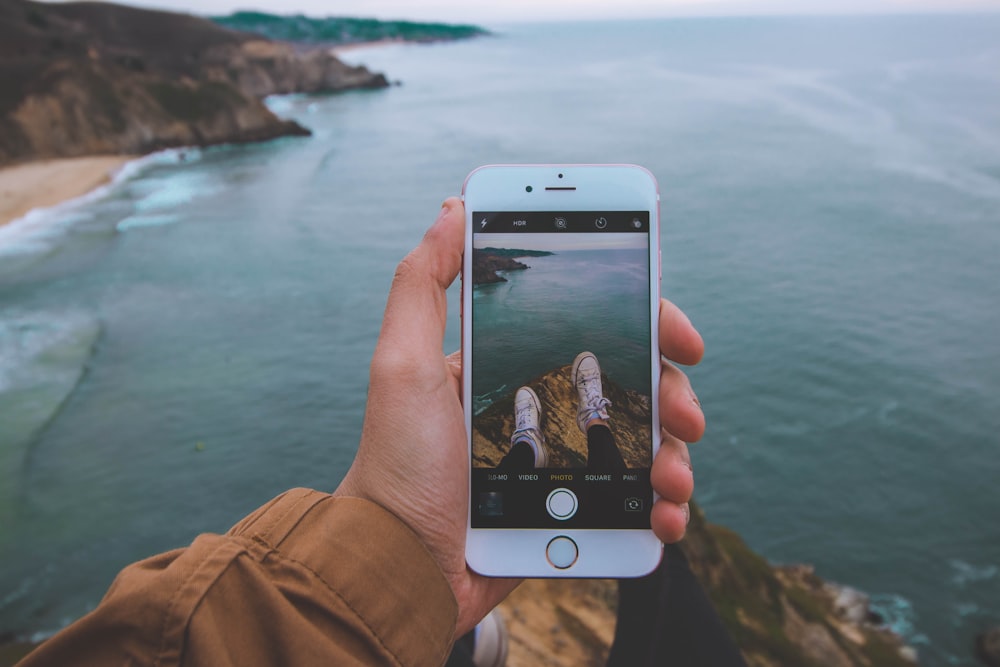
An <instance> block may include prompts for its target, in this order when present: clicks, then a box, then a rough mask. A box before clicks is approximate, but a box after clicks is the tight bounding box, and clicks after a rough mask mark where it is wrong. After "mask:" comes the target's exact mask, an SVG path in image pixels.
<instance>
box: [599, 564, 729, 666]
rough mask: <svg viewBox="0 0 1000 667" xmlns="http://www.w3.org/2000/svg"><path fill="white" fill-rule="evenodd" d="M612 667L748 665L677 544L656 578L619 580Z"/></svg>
mask: <svg viewBox="0 0 1000 667" xmlns="http://www.w3.org/2000/svg"><path fill="white" fill-rule="evenodd" d="M618 594H619V599H618V625H617V627H616V628H615V639H614V643H613V644H612V646H611V654H610V655H609V656H608V663H607V664H608V667H654V666H656V667H659V666H661V665H662V666H669V667H746V662H744V660H743V656H742V655H741V654H740V651H739V649H738V648H737V647H736V644H735V643H734V642H733V640H732V638H731V637H730V636H729V633H728V632H727V631H726V628H725V626H724V625H723V624H722V620H721V619H720V618H719V616H718V614H716V613H715V608H714V607H713V606H712V602H711V601H710V600H709V599H708V596H707V595H706V594H705V591H704V590H702V588H701V585H700V584H699V583H698V580H697V579H695V577H694V574H693V573H692V572H691V569H690V567H688V562H687V558H685V556H684V553H683V552H682V551H681V550H680V547H678V546H677V545H667V546H666V547H665V548H664V554H663V561H662V562H661V563H660V566H659V567H658V568H657V569H656V571H655V572H653V573H652V574H651V575H649V576H646V577H642V578H639V579H622V580H620V581H619V582H618Z"/></svg>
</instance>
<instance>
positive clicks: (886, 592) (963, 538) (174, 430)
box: [0, 16, 1000, 665]
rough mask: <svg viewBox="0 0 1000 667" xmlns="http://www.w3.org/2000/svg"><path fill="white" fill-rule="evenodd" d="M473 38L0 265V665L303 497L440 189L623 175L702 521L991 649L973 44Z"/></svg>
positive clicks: (107, 201) (359, 400) (829, 29)
mask: <svg viewBox="0 0 1000 667" xmlns="http://www.w3.org/2000/svg"><path fill="white" fill-rule="evenodd" d="M491 27H492V26H491ZM499 32H500V33H501V34H500V36H498V37H496V38H485V39H480V40H475V41H470V42H463V43H455V44H449V45H435V46H424V47H416V46H411V47H388V48H384V49H379V50H367V51H358V52H353V53H351V54H350V58H351V59H352V60H355V61H360V62H365V63H367V64H369V65H371V66H372V67H373V68H376V69H380V70H384V71H386V72H387V73H388V75H389V77H390V79H399V80H401V81H402V82H403V85H402V86H400V87H394V88H391V89H388V90H384V91H377V92H366V93H356V94H348V95H342V96H337V97H327V98H319V99H307V98H285V99H280V100H275V101H274V102H273V104H274V107H275V109H277V110H278V111H279V112H280V113H282V114H285V115H288V116H292V117H294V118H296V119H298V120H300V121H301V122H303V123H304V124H306V125H308V126H310V127H311V128H313V129H314V130H315V132H316V134H315V136H314V137H313V138H311V139H304V140H287V141H279V142H275V143H271V144H268V145H262V146H250V147H234V148H228V149H217V150H210V151H204V152H199V151H191V152H188V153H187V154H186V155H185V159H184V160H181V159H180V157H179V156H178V155H177V154H176V153H175V154H166V155H162V156H158V157H155V158H152V159H150V160H147V161H146V162H145V163H143V164H142V165H140V166H139V167H137V168H136V169H135V170H134V173H132V174H131V175H130V176H128V177H127V178H125V179H124V180H123V182H121V183H120V184H119V185H118V186H117V187H115V188H113V189H112V190H111V191H110V192H109V193H105V195H104V196H103V197H100V198H97V199H95V200H92V201H90V202H89V203H87V204H85V205H84V206H82V207H78V208H75V209H65V210H63V211H61V212H59V213H57V214H51V215H48V216H36V217H35V219H33V220H30V221H28V222H26V223H22V224H19V225H17V226H16V227H14V228H9V229H5V230H2V231H0V443H2V447H3V452H2V454H0V465H2V466H3V469H2V470H0V633H2V632H11V633H14V634H24V635H31V634H32V633H37V632H42V633H44V632H50V631H52V630H54V629H56V628H58V627H60V626H61V625H63V624H64V623H67V622H69V621H70V620H72V619H73V618H76V617H78V616H79V615H81V614H83V613H84V612H86V611H87V610H88V609H91V608H92V607H93V606H94V605H95V604H96V603H97V601H98V600H99V599H100V597H101V595H102V593H103V591H104V590H105V589H106V587H107V585H108V584H109V583H110V581H111V579H112V577H113V576H114V574H115V572H116V571H117V570H118V569H119V568H120V567H122V566H123V565H124V564H126V563H128V562H131V561H134V560H136V559H138V558H142V557H144V556H148V555H150V554H153V553H156V552H159V551H162V550H165V549H169V548H173V547H176V546H179V545H183V544H186V543H188V542H189V541H190V540H191V539H192V538H193V537H194V536H195V535H196V534H197V533H199V532H201V531H221V530H225V529H226V528H228V526H229V525H230V524H232V523H233V522H234V521H236V520H237V519H238V518H240V517H241V516H243V515H244V514H245V513H246V512H247V511H249V510H250V509H252V508H253V507H255V506H257V505H259V504H261V503H263V502H265V501H266V500H268V499H269V498H270V497H271V496H273V495H274V494H275V493H278V492H280V491H281V490H283V489H285V488H287V487H290V486H293V485H308V486H315V487H319V488H332V487H334V486H335V485H336V484H337V482H338V480H339V479H340V477H341V475H342V474H343V472H344V470H345V469H346V467H347V465H348V464H349V462H350V460H351V458H352V456H353V453H354V448H355V446H356V443H357V440H358V436H359V433H360V426H361V417H362V410H363V406H364V402H365V387H366V379H367V363H368V359H369V357H370V354H371V351H372V348H373V346H374V341H375V336H376V334H377V332H378V327H379V321H380V318H381V311H382V308H383V306H384V302H385V295H386V293H387V290H388V286H389V282H390V280H391V276H392V270H393V267H394V266H395V264H396V262H398V261H399V259H400V258H401V257H402V256H403V255H404V254H405V253H406V251H407V250H408V249H409V248H411V247H412V246H413V245H414V244H415V243H416V242H417V241H418V240H419V239H420V237H421V235H422V233H423V231H424V229H425V228H426V226H427V225H428V224H429V222H430V221H431V219H432V218H433V217H434V216H435V215H436V213H437V210H438V207H439V205H440V201H441V200H442V199H443V198H444V197H445V196H447V195H450V194H455V193H457V192H458V191H459V189H460V187H461V183H462V180H463V178H464V177H465V175H466V174H467V173H468V172H469V171H470V170H471V169H472V168H474V167H475V166H478V165H479V164H483V163H490V162H541V161H553V162H563V161H565V162H633V163H639V164H643V165H645V166H647V167H648V168H649V169H650V170H651V171H652V172H653V173H654V174H655V175H656V176H657V178H658V180H659V182H660V185H661V189H662V191H663V197H664V203H663V220H664V224H663V231H662V236H661V247H662V251H663V258H664V276H663V291H664V294H665V295H667V296H669V297H671V298H673V299H674V300H675V301H677V302H678V303H679V304H681V305H682V306H683V307H684V308H685V309H686V310H687V312H688V313H689V314H690V315H691V317H692V319H693V320H694V322H695V323H696V324H697V325H698V326H699V328H700V329H701V331H702V332H703V334H704V337H705V340H706V344H707V348H708V352H707V355H706V359H705V362H704V363H703V364H702V365H701V366H700V367H698V368H696V369H694V370H692V372H691V376H692V379H693V382H694V385H695V387H696V388H697V389H698V392H699V395H700V397H701V399H702V402H703V404H704V406H705V410H706V413H707V417H708V421H709V427H708V431H707V433H706V436H705V438H704V440H703V442H702V443H700V444H698V445H696V446H694V447H693V448H692V452H693V457H694V462H695V467H696V470H697V475H696V477H697V489H696V497H697V498H698V500H700V502H701V503H702V505H703V506H704V507H705V509H706V511H707V512H708V515H709V517H710V518H711V519H712V520H714V521H716V522H719V523H723V524H726V525H728V526H731V527H733V528H734V529H736V530H738V531H739V532H740V533H741V534H742V535H743V536H744V537H745V538H746V539H747V541H748V542H749V543H750V545H751V546H752V547H754V548H755V549H757V550H759V551H760V552H761V553H763V554H764V555H766V556H767V557H768V558H770V559H772V560H774V561H778V562H810V563H813V564H815V566H816V569H817V572H818V573H819V574H820V575H822V576H825V577H827V578H830V579H833V580H836V581H839V582H842V583H845V584H850V585H852V586H856V587H858V588H861V589H863V590H866V591H868V592H870V593H872V594H873V595H875V596H876V601H877V602H878V603H879V605H880V608H881V609H882V610H883V611H885V612H886V613H889V614H890V616H891V619H892V621H893V622H894V624H895V625H896V627H897V628H899V629H900V630H901V631H903V632H904V633H905V634H906V636H907V637H908V639H909V640H910V641H911V642H912V643H913V644H914V645H915V646H916V647H917V648H918V649H919V651H920V653H921V656H922V658H923V661H924V663H925V664H929V665H937V664H964V665H972V664H974V663H973V661H972V659H971V657H970V653H971V650H970V646H971V641H972V638H973V637H974V635H975V634H976V633H977V632H979V631H981V630H982V629H983V628H984V627H986V626H987V625H989V624H996V623H998V622H1000V603H998V600H1000V574H998V568H1000V523H998V522H997V520H996V517H997V516H998V515H1000V492H998V488H997V487H998V480H1000V457H998V456H997V446H998V441H997V433H998V432H1000V342H998V341H1000V338H998V335H997V332H998V331H1000V308H998V307H997V304H998V303H1000V263H998V261H997V256H998V251H1000V19H998V18H997V17H993V16H979V17H947V16H936V17H911V18H902V17H884V18H865V19H860V18H859V19H852V18H843V19H713V20H678V21H663V22H645V23H641V24H600V25H597V24H577V25H573V24H567V25H545V26H543V25H538V26H518V27H509V28H507V29H503V28H502V27H500V28H499ZM457 299H458V294H457V290H453V294H452V301H451V303H452V304H453V305H454V308H453V311H452V314H451V315H450V320H451V322H450V327H449V329H448V333H447V337H446V347H447V348H448V349H457V347H458V326H457V325H458V314H457V313H458V307H457Z"/></svg>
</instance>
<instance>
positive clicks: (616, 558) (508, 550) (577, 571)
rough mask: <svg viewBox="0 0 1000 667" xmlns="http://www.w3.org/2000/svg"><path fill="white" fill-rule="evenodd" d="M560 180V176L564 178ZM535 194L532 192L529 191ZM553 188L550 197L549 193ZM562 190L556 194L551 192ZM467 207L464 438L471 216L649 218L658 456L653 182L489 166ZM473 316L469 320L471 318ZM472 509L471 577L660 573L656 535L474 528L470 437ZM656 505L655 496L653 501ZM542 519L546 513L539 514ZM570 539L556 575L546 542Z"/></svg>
mask: <svg viewBox="0 0 1000 667" xmlns="http://www.w3.org/2000/svg"><path fill="white" fill-rule="evenodd" d="M560 174H561V176H560ZM529 186H530V189H529ZM547 188H549V189H547ZM553 188H558V189H553ZM462 199H463V201H464V202H465V217H466V220H465V224H466V232H465V253H464V258H463V262H462V279H463V289H462V311H461V312H462V376H463V377H462V402H463V405H464V406H465V428H466V433H467V434H471V433H472V409H471V406H472V353H473V350H472V326H471V313H472V286H471V284H470V285H468V286H467V287H466V285H465V279H466V276H470V275H471V272H472V224H473V220H472V213H473V212H474V211H526V212H527V211H556V212H557V211H565V212H570V211H595V210H608V211H613V210H618V211H640V210H647V211H649V220H650V228H649V229H650V232H649V233H650V237H649V241H650V242H649V267H650V271H649V294H650V332H649V336H650V341H651V345H650V382H651V385H650V386H651V387H652V390H653V400H652V419H653V424H654V425H657V426H656V427H654V428H653V429H652V434H653V456H655V455H656V452H657V451H658V450H659V446H660V429H659V427H658V425H659V423H660V418H659V405H658V400H657V395H658V387H659V376H660V354H659V345H658V340H659V338H658V333H657V329H658V323H659V303H660V248H659V229H660V225H659V218H660V206H659V203H660V201H659V200H660V197H659V191H658V187H657V184H656V179H655V178H654V177H653V175H652V174H651V173H649V171H647V170H646V169H644V168H642V167H638V166H636V165H574V164H563V165H559V164H553V165H487V166H484V167H480V168H478V169H476V170H475V171H473V172H472V173H470V174H469V176H468V177H467V178H466V181H465V185H464V187H463V188H462ZM466 314H468V317H466ZM467 445H468V447H469V457H470V459H469V463H467V466H468V468H467V470H468V472H469V477H470V479H469V502H468V507H467V523H466V527H467V533H466V562H467V563H468V564H469V567H470V568H472V569H473V570H474V571H476V572H478V573H480V574H483V575H487V576H496V577H612V578H622V577H639V576H643V575H645V574H648V573H649V572H651V571H652V570H654V569H655V568H656V566H657V565H658V564H659V562H660V558H661V557H662V553H663V545H662V543H661V542H660V541H659V540H658V539H657V538H656V536H655V535H654V534H653V532H652V530H634V529H576V530H560V529H558V528H545V529H536V528H533V529H515V528H504V529H492V528H472V524H471V516H472V509H473V508H472V495H471V494H472V488H471V456H472V450H471V446H472V439H471V435H470V436H469V437H468V443H467ZM650 500H651V501H653V502H655V500H656V495H655V493H654V494H653V498H651V499H650ZM539 509H540V511H544V509H543V508H539ZM560 536H565V537H569V538H570V539H571V540H573V542H574V543H575V544H576V546H577V549H578V555H577V558H576V561H575V562H574V563H573V565H572V566H570V567H568V568H565V569H559V568H557V567H555V566H554V565H552V563H551V562H550V561H549V558H548V556H547V548H548V545H549V542H550V541H551V540H552V539H554V538H555V537H560Z"/></svg>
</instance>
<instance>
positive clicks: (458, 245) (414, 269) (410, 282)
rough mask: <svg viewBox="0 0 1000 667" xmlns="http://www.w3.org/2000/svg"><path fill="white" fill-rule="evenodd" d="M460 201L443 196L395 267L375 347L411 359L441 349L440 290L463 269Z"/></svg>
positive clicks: (444, 307) (442, 314) (443, 313)
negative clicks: (432, 218) (435, 213)
mask: <svg viewBox="0 0 1000 667" xmlns="http://www.w3.org/2000/svg"><path fill="white" fill-rule="evenodd" d="M464 235H465V208H464V207H463V206H462V201H461V200H460V199H458V198H455V197H451V198H449V199H447V200H445V202H444V204H443V205H442V207H441V212H440V214H439V215H438V219H437V221H435V223H434V224H433V225H432V226H431V228H430V229H429V230H427V233H426V234H425V235H424V238H423V240H422V241H421V242H420V245H418V246H417V247H416V248H414V249H413V250H412V251H411V252H410V254H408V255H407V256H406V257H405V258H404V259H403V261H402V262H400V263H399V266H398V267H397V268H396V275H395V276H394V277H393V281H392V287H391V288H390V290H389V298H388V301H387V303H386V308H385V316H384V317H383V319H382V330H381V332H380V335H379V346H380V348H381V347H385V348H386V349H391V350H398V351H399V352H401V353H404V354H407V355H408V356H411V357H413V358H433V355H434V354H438V355H440V354H441V343H442V341H443V340H444V329H445V322H446V316H447V309H448V304H447V298H446V295H445V290H447V289H448V286H449V285H451V283H452V282H453V281H454V280H455V277H456V276H458V272H459V271H460V270H461V268H462V251H463V248H464V238H465V236H464Z"/></svg>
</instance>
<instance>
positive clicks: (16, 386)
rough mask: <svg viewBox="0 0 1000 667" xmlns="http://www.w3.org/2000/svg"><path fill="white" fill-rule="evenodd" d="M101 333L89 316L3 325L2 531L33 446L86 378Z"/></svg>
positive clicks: (8, 320)
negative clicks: (38, 436)
mask: <svg viewBox="0 0 1000 667" xmlns="http://www.w3.org/2000/svg"><path fill="white" fill-rule="evenodd" d="M101 331H102V327H101V323H100V320H99V319H98V318H97V317H96V316H94V315H92V314H89V313H86V312H82V311H78V312H69V313H67V312H62V311H61V312H33V313H14V314H10V315H6V316H5V317H4V318H3V319H2V320H0V424H3V428H2V429H0V519H3V520H0V525H3V524H4V523H6V519H4V517H5V515H7V514H8V513H9V512H11V511H12V507H13V502H14V499H15V498H16V494H17V490H18V488H19V486H20V484H19V482H20V478H21V472H22V469H23V465H24V463H25V461H26V460H27V454H28V450H29V446H30V444H31V442H32V441H33V440H34V438H36V437H37V435H38V434H39V433H40V432H41V431H42V430H43V429H44V428H45V426H46V425H47V424H49V423H50V422H51V421H52V420H53V419H54V418H55V417H56V416H57V415H58V414H59V411H60V410H61V409H62V407H63V406H64V405H65V404H66V400H67V399H68V398H69V397H70V395H71V394H72V393H73V390H74V389H76V387H77V385H78V384H79V382H80V380H81V379H82V378H83V376H84V374H85V372H86V369H87V364H88V362H89V361H90V358H91V356H92V355H93V351H94V348H95V346H96V344H97V341H98V339H99V338H100V335H101Z"/></svg>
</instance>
